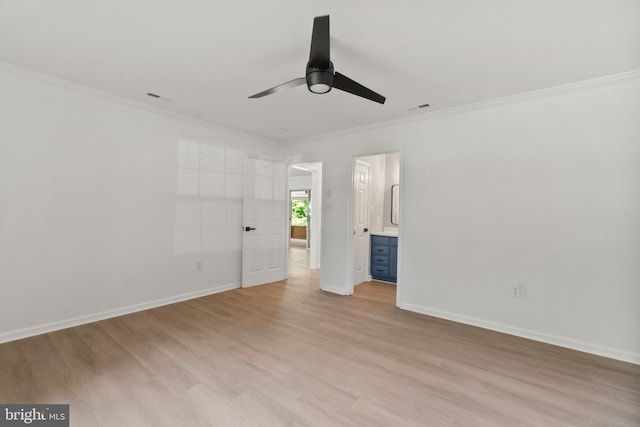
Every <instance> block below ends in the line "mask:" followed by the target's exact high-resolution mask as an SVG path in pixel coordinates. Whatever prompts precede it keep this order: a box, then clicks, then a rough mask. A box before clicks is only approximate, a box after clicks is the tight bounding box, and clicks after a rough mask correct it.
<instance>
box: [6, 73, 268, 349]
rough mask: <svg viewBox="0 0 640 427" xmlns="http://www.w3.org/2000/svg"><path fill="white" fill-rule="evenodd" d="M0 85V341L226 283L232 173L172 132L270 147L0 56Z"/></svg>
mask: <svg viewBox="0 0 640 427" xmlns="http://www.w3.org/2000/svg"><path fill="white" fill-rule="evenodd" d="M0 93H2V96H1V97H0V291H1V293H2V296H1V297H0V342H1V341H6V340H10V339H14V338H18V337H21V336H27V335H32V334H34V333H38V332H42V331H45V330H50V329H56V328H60V327H64V326H68V325H71V324H75V323H83V322H86V321H89V320H93V319H96V318H100V317H108V316H113V315H116V314H118V313H122V312H127V311H132V310H135V309H140V308H144V307H147V306H152V305H157V304H161V303H166V302H169V301H173V300H176V299H180V298H186V297H189V296H197V295H200V294H206V293H211V292H216V291H219V290H223V289H227V288H230V287H236V286H238V284H239V282H240V274H241V270H240V248H239V247H238V246H237V245H234V244H232V242H234V241H235V240H234V237H233V236H230V235H228V234H227V233H226V230H227V229H229V230H233V229H234V228H233V227H234V226H236V225H237V227H238V228H239V226H240V224H235V222H237V221H236V219H235V218H236V217H235V214H234V212H235V211H237V208H238V203H240V206H241V199H239V198H238V197H237V195H233V194H231V195H230V194H229V193H224V191H228V190H229V188H223V189H222V190H223V193H221V194H219V195H218V194H217V192H216V191H217V190H218V189H219V186H218V184H219V183H220V182H223V181H221V180H223V179H224V180H225V181H224V182H227V181H228V182H227V183H229V182H231V181H230V180H228V179H227V178H231V175H233V171H232V170H229V169H228V168H227V170H226V171H225V170H224V169H223V170H222V172H220V173H217V172H215V168H216V165H215V164H214V165H212V166H211V167H212V168H213V169H211V168H209V169H211V171H205V169H207V167H203V168H201V167H200V166H199V165H198V159H199V158H198V157H197V155H196V157H195V162H196V164H195V166H193V167H191V166H188V165H187V166H185V165H184V164H179V161H178V151H179V143H180V141H188V142H190V143H191V144H192V145H193V146H197V147H201V148H202V147H207V146H209V145H214V146H217V147H222V148H223V150H222V151H225V150H224V148H225V147H226V148H227V149H231V150H226V151H227V152H228V153H231V152H235V153H236V154H243V153H246V154H248V155H250V156H253V157H256V156H261V155H265V156H270V155H274V154H275V152H276V150H275V148H274V147H273V146H271V145H269V144H267V143H265V142H264V141H260V140H254V139H250V138H247V137H244V136H241V135H237V134H234V133H231V132H225V131H219V130H213V129H210V128H206V127H202V126H199V125H197V124H193V123H188V122H187V121H182V120H178V119H176V118H172V117H170V116H168V115H166V114H160V113H156V112H152V111H149V110H145V109H143V108H138V107H137V106H136V105H134V104H131V103H125V102H124V101H123V102H119V101H117V100H116V99H115V98H113V97H110V96H108V95H102V94H100V93H99V92H96V91H92V90H89V89H82V88H80V87H77V86H74V85H71V84H67V83H63V82H60V81H56V80H54V79H49V78H46V77H39V76H37V75H35V74H31V73H26V72H24V73H23V72H21V71H18V70H16V69H13V68H9V67H4V66H3V67H0ZM203 150H204V148H203ZM183 151H184V150H183ZM209 151H210V150H209ZM182 160H184V159H182ZM213 160H214V162H213V163H216V161H215V158H214V159H213ZM222 165H224V162H223V163H222ZM178 166H180V169H181V171H182V172H181V173H182V174H181V177H182V178H185V177H186V178H185V179H186V181H182V184H181V185H182V187H181V188H182V189H183V190H185V189H186V190H185V191H186V192H185V191H182V193H181V194H180V195H178V194H177V190H178V175H179V170H178ZM201 169H202V170H201ZM209 172H210V173H209ZM203 174H204V175H203ZM205 175H206V176H205ZM189 177H191V178H193V179H195V180H196V181H193V182H191V181H189V179H191V178H189ZM212 177H213V178H215V179H213V178H212ZM216 177H217V178H216ZM182 178H181V179H182ZM209 178H211V179H209ZM218 178H219V179H218ZM205 179H209V181H208V182H209V183H210V184H211V185H209V187H208V190H207V191H209V193H206V194H203V193H202V192H200V191H199V190H198V188H199V187H198V185H199V184H198V183H199V181H198V180H200V181H202V180H205ZM202 182H204V181H202ZM194 185H195V187H193V186H194ZM190 188H195V190H193V191H192V190H190ZM200 188H204V187H200ZM194 191H195V192H194ZM191 193H193V194H191ZM196 205H197V206H201V207H202V209H201V210H200V209H198V207H197V206H196ZM205 205H206V206H205ZM214 205H215V206H214ZM209 208H211V209H209ZM227 210H228V211H227ZM207 212H210V213H211V214H212V215H213V216H212V217H210V218H212V220H213V221H215V222H214V223H213V224H211V223H209V224H207V223H206V218H205V216H206V214H207ZM199 213H200V214H202V215H203V216H202V217H197V216H198V214H199ZM207 226H215V227H218V226H219V227H220V230H224V231H225V233H221V234H223V235H221V237H220V239H221V240H217V239H215V236H214V235H212V234H211V233H210V231H211V230H210V229H209V228H207ZM207 233H208V234H207ZM207 236H209V237H212V239H209V240H207ZM207 242H209V243H208V244H207ZM198 244H204V245H205V246H203V247H202V250H198V248H197V247H194V245H198ZM198 262H201V263H202V264H201V265H202V271H196V268H195V267H196V263H198Z"/></svg>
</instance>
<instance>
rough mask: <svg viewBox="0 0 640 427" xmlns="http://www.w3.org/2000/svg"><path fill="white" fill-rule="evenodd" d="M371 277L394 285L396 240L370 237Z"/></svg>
mask: <svg viewBox="0 0 640 427" xmlns="http://www.w3.org/2000/svg"><path fill="white" fill-rule="evenodd" d="M370 271H371V277H373V278H374V279H375V280H382V281H385V282H393V283H396V279H397V277H398V238H397V237H394V236H378V235H375V234H373V235H371V270H370Z"/></svg>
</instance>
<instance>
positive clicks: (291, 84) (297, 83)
mask: <svg viewBox="0 0 640 427" xmlns="http://www.w3.org/2000/svg"><path fill="white" fill-rule="evenodd" d="M304 84H307V79H306V78H305V77H298V78H297V79H293V80H291V81H288V82H286V83H282V84H281V85H278V86H274V87H272V88H271V89H267V90H264V91H262V92H260V93H256V94H255V95H251V96H250V97H249V98H262V97H263V96H267V95H271V94H272V93H276V92H279V91H281V90H283V89H289V88H292V87H296V86H302V85H304Z"/></svg>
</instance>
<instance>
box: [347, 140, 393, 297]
mask: <svg viewBox="0 0 640 427" xmlns="http://www.w3.org/2000/svg"><path fill="white" fill-rule="evenodd" d="M399 189H400V153H399V152H392V153H385V154H376V155H370V156H361V157H356V158H355V159H354V163H353V191H352V194H353V200H352V203H353V204H352V224H353V234H352V236H351V237H352V240H351V243H352V245H351V246H352V267H351V277H352V286H353V295H355V296H358V297H363V298H369V299H376V300H379V301H381V302H382V301H384V302H389V303H391V304H394V305H395V304H396V303H397V289H398V260H399V258H398V247H399V246H398V239H399V237H398V234H399V233H398V231H399V226H400V221H399V211H400V206H401V201H400V200H399V196H400V191H399Z"/></svg>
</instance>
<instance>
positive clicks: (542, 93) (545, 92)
mask: <svg viewBox="0 0 640 427" xmlns="http://www.w3.org/2000/svg"><path fill="white" fill-rule="evenodd" d="M636 80H640V69H638V70H632V71H627V72H624V73H618V74H611V75H608V76H602V77H597V78H593V79H588V80H581V81H578V82H573V83H567V84H564V85H559V86H552V87H549V88H544V89H538V90H533V91H529V92H522V93H518V94H515V95H509V96H504V97H500V98H493V99H488V100H485V101H479V102H474V103H471V104H465V105H460V106H455V107H450V108H443V109H442V110H435V111H427V112H424V113H422V114H415V115H412V116H409V117H402V118H399V119H393V120H387V121H383V122H377V123H370V124H367V125H363V126H358V127H353V128H349V129H342V130H338V131H333V132H327V133H322V134H318V135H312V136H309V137H306V138H300V139H298V140H293V141H287V142H286V143H281V146H293V145H298V144H306V143H311V142H316V141H323V140H327V139H331V138H340V137H344V136H349V135H355V134H359V133H364V132H368V131H372V130H376V129H383V128H391V127H394V126H401V125H406V124H411V123H416V122H426V121H429V120H433V119H436V118H439V117H444V116H451V115H455V114H461V113H466V112H471V111H476V110H482V109H485V108H490V107H496V106H502V105H509V104H517V103H521V102H525V101H529V100H533V99H539V98H548V97H553V96H557V95H562V94H568V93H573V92H578V91H581V90H585V89H596V88H600V87H607V86H613V85H616V84H623V83H627V82H632V81H636Z"/></svg>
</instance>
